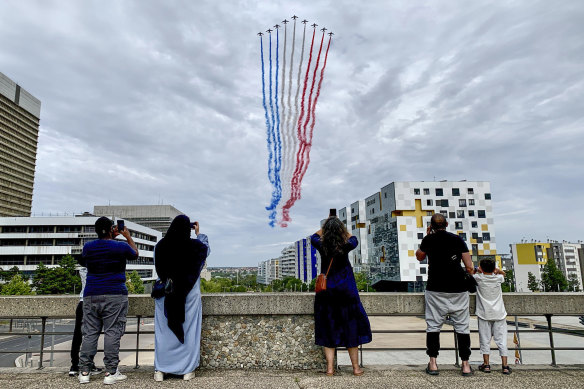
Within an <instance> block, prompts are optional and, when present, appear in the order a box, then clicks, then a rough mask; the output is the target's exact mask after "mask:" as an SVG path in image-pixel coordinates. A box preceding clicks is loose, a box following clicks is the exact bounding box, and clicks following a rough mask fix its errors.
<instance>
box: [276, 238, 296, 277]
mask: <svg viewBox="0 0 584 389" xmlns="http://www.w3.org/2000/svg"><path fill="white" fill-rule="evenodd" d="M280 268H281V270H282V272H281V274H282V278H285V277H297V274H296V248H295V247H294V245H291V246H288V247H286V248H284V250H282V255H280Z"/></svg>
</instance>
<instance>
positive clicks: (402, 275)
mask: <svg viewBox="0 0 584 389" xmlns="http://www.w3.org/2000/svg"><path fill="white" fill-rule="evenodd" d="M349 208H350V209H349ZM349 211H350V215H351V218H350V220H349V218H348V217H347V216H348V214H349ZM434 213H442V214H443V215H444V216H446V218H447V220H448V222H449V225H448V228H447V230H448V231H450V232H452V233H455V234H458V235H459V236H461V237H462V239H464V240H465V241H466V242H467V244H468V246H469V250H470V252H471V255H472V258H473V261H474V262H475V263H477V262H478V261H480V259H482V258H484V257H493V258H495V259H497V260H498V261H499V266H500V257H499V256H498V255H497V249H496V243H495V242H496V240H495V231H494V221H493V209H492V205H491V190H490V184H489V183H488V182H484V181H476V182H467V181H457V182H453V181H440V182H424V181H414V182H392V183H391V184H389V185H386V186H384V187H383V188H381V190H380V191H379V192H377V193H374V194H372V195H371V196H369V197H367V198H365V199H364V200H359V201H357V202H354V203H353V204H351V206H350V207H346V208H341V209H340V210H339V212H338V215H339V218H340V219H341V220H342V221H343V222H345V223H346V225H347V228H348V230H349V231H350V232H351V234H352V235H354V236H356V237H357V239H358V240H359V246H358V247H357V249H356V250H353V251H352V252H351V254H350V260H351V264H352V265H353V267H354V269H355V271H366V272H367V273H368V274H369V276H370V278H371V280H372V284H373V285H374V287H376V288H377V289H378V290H395V291H408V290H410V291H415V290H423V288H424V282H425V281H427V279H428V264H427V260H425V261H423V262H418V261H417V260H416V256H415V253H416V250H417V249H418V248H419V246H420V243H421V242H422V239H423V238H424V236H425V235H426V227H427V226H428V225H429V223H430V218H431V216H432V214H434Z"/></svg>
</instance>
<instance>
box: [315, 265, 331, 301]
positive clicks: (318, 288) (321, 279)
mask: <svg viewBox="0 0 584 389" xmlns="http://www.w3.org/2000/svg"><path fill="white" fill-rule="evenodd" d="M333 259H334V258H331V263H329V267H328V269H327V271H326V274H323V273H320V274H319V275H318V277H316V284H315V286H314V291H315V292H316V293H320V292H322V291H325V290H326V278H327V276H328V274H329V271H330V270H331V266H332V264H333Z"/></svg>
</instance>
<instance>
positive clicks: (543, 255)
mask: <svg viewBox="0 0 584 389" xmlns="http://www.w3.org/2000/svg"><path fill="white" fill-rule="evenodd" d="M511 253H512V256H513V274H514V276H515V286H516V290H517V291H518V292H529V291H530V289H529V286H528V280H529V273H531V274H533V275H534V277H535V280H536V281H537V282H540V281H541V272H542V270H543V268H544V266H545V265H546V264H547V262H548V260H549V259H551V258H553V259H554V261H555V262H556V265H557V267H558V269H560V270H561V272H562V273H563V274H564V276H565V277H566V279H567V280H574V281H575V282H576V284H577V285H576V286H577V287H578V289H579V290H583V286H584V285H583V280H582V275H583V274H584V245H582V244H580V243H567V242H562V243H560V242H557V241H552V242H530V243H528V242H525V243H513V244H512V245H511Z"/></svg>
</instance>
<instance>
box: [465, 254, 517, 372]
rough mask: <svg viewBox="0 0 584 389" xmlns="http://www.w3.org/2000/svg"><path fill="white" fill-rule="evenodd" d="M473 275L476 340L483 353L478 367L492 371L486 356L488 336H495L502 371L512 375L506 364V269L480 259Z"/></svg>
mask: <svg viewBox="0 0 584 389" xmlns="http://www.w3.org/2000/svg"><path fill="white" fill-rule="evenodd" d="M474 278H475V280H476V281H477V298H476V312H475V313H476V315H477V317H478V322H479V341H480V343H481V354H483V364H482V365H480V366H479V370H480V371H483V372H485V373H490V372H491V366H490V365H489V356H490V351H491V338H494V339H495V344H496V345H497V347H498V348H499V355H500V356H501V363H502V365H503V374H511V368H510V367H509V365H508V364H507V353H508V351H507V320H506V319H507V312H506V311H505V304H504V303H503V293H502V292H501V284H502V283H503V282H504V281H505V272H504V271H503V270H500V269H497V268H496V265H495V261H494V260H492V259H483V260H481V262H480V267H479V268H478V271H477V270H475V274H474Z"/></svg>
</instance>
